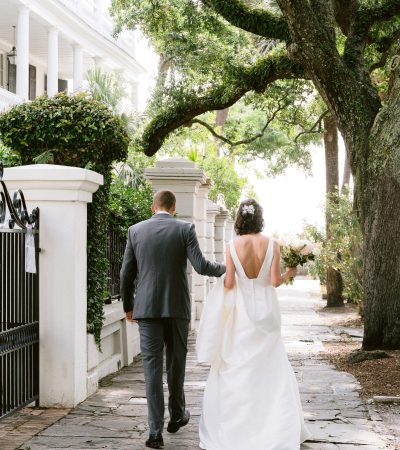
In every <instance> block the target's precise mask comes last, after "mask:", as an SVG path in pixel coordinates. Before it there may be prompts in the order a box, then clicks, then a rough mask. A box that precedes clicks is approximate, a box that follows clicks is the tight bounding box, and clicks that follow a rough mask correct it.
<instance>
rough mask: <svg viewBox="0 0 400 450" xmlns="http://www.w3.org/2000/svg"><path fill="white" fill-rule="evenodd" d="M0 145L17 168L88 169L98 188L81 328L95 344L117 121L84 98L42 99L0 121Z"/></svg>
mask: <svg viewBox="0 0 400 450" xmlns="http://www.w3.org/2000/svg"><path fill="white" fill-rule="evenodd" d="M0 139H1V140H2V142H3V143H4V145H5V146H7V147H9V148H11V149H12V150H13V151H15V152H17V153H18V154H19V156H20V158H21V163H22V164H32V163H33V162H48V163H53V164H62V165H66V166H77V167H86V168H90V169H92V170H94V171H96V172H99V173H101V174H102V175H103V176H104V185H103V186H102V187H100V189H99V190H98V191H97V192H96V193H95V194H94V196H93V203H91V204H89V205H88V231H89V232H88V243H87V245H88V247H87V255H88V292H87V295H88V311H87V328H88V331H89V332H90V333H93V334H94V336H95V339H96V342H97V343H98V344H99V343H100V332H101V328H102V324H103V299H104V298H105V296H106V289H107V270H108V260H107V256H106V249H107V230H108V221H109V214H108V196H109V190H110V184H111V169H112V162H113V161H121V160H124V159H125V158H126V156H127V149H128V144H129V137H128V135H127V133H126V129H125V127H124V124H123V122H122V120H121V119H120V118H119V117H118V116H115V115H114V114H113V112H112V111H111V110H110V109H109V108H107V106H106V105H104V104H103V103H100V102H98V101H95V100H93V99H91V98H90V97H89V96H88V95H87V94H78V95H75V96H69V95H67V94H65V93H60V94H57V95H55V96H54V97H51V98H48V97H47V96H42V97H38V98H36V99H35V100H34V101H32V102H29V103H23V104H21V105H18V106H15V107H13V108H11V110H9V111H7V112H6V113H3V114H1V115H0Z"/></svg>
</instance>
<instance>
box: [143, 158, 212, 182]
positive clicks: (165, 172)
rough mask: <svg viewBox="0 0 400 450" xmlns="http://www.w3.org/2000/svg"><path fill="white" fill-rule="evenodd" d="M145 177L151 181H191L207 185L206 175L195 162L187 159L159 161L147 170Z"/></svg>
mask: <svg viewBox="0 0 400 450" xmlns="http://www.w3.org/2000/svg"><path fill="white" fill-rule="evenodd" d="M144 175H145V176H146V178H147V179H149V180H151V181H156V180H172V179H175V180H177V181H178V182H179V181H180V180H181V181H186V182H187V181H191V182H199V183H201V184H206V181H207V177H206V175H205V173H204V172H203V171H202V170H201V169H200V168H198V167H197V166H196V164H195V163H194V162H193V161H189V160H188V159H185V158H167V159H162V160H160V161H157V163H156V165H155V167H150V168H148V169H145V171H144Z"/></svg>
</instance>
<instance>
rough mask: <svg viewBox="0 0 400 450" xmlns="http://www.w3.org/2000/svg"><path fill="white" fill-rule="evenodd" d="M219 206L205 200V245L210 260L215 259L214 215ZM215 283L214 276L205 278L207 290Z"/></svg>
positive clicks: (217, 211)
mask: <svg viewBox="0 0 400 450" xmlns="http://www.w3.org/2000/svg"><path fill="white" fill-rule="evenodd" d="M219 210H220V207H219V206H218V205H217V204H215V203H214V202H212V201H211V200H207V244H206V245H207V247H206V258H207V259H209V260H210V261H215V216H216V215H217V214H218V213H219ZM214 283H215V278H211V277H210V278H208V280H207V292H208V291H209V290H210V289H211V288H212V286H213V284H214Z"/></svg>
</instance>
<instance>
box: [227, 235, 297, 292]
mask: <svg viewBox="0 0 400 450" xmlns="http://www.w3.org/2000/svg"><path fill="white" fill-rule="evenodd" d="M227 267H228V266H227ZM227 272H228V270H227ZM296 272H297V270H296V268H288V267H287V268H286V271H285V272H284V273H282V274H281V254H280V250H279V244H278V243H277V242H274V256H273V258H272V264H271V284H272V286H274V287H278V286H280V285H281V284H282V283H284V282H285V281H286V280H287V279H288V278H290V277H294V276H295V275H296Z"/></svg>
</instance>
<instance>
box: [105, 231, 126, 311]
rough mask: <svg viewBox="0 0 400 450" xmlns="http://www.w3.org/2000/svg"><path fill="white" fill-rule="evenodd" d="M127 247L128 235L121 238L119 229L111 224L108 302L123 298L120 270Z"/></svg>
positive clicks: (106, 301) (109, 233) (108, 240)
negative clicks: (115, 228) (114, 228)
mask: <svg viewBox="0 0 400 450" xmlns="http://www.w3.org/2000/svg"><path fill="white" fill-rule="evenodd" d="M125 247H126V237H124V238H121V235H120V233H119V232H118V231H116V230H113V228H112V226H111V225H110V227H109V230H108V239H107V258H108V261H109V264H110V266H109V269H108V286H107V291H108V294H109V295H108V297H107V298H105V299H104V302H105V303H106V304H111V303H112V302H113V301H118V300H121V294H120V282H119V281H120V280H119V272H120V270H121V264H122V259H123V257H124V252H125Z"/></svg>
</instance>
